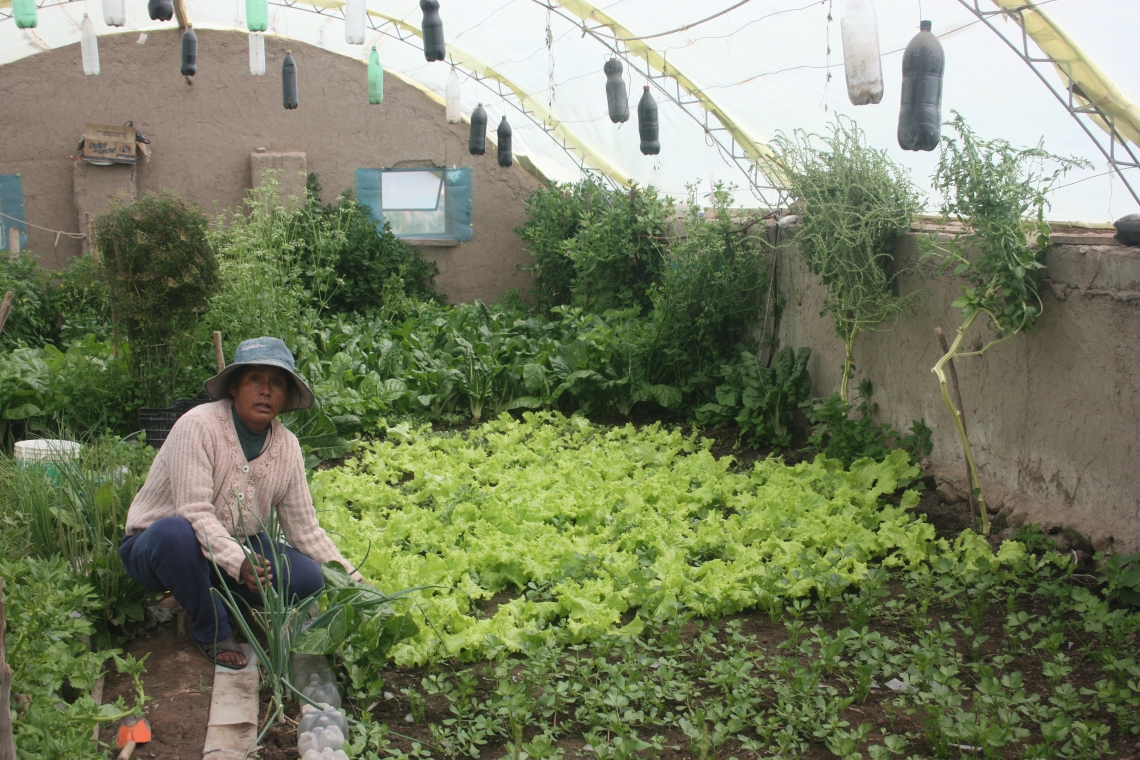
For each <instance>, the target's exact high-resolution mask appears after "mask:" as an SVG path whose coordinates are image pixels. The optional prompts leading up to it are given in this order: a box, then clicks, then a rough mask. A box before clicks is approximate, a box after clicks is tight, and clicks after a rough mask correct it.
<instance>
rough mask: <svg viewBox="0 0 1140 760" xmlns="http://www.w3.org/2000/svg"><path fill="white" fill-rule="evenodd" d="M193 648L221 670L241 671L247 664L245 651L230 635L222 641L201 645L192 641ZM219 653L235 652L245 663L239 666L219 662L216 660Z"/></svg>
mask: <svg viewBox="0 0 1140 760" xmlns="http://www.w3.org/2000/svg"><path fill="white" fill-rule="evenodd" d="M191 641H193V639H191ZM194 646H196V647H198V651H199V652H201V653H202V654H203V655H204V656H205V658H206V659H207V660H209V661H210V662H212V663H214V664H215V665H217V666H218V667H221V668H229V669H230V670H243V669H245V666H246V665H248V664H249V658H248V657H246V654H245V651H244V650H243V649H242V648H241V645H240V644H238V643H237V639H235V638H234V637H233V634H230V635H229V636H228V637H226V638H224V639H222V640H221V641H217V642H213V643H209V644H203V643H202V642H200V641H194ZM219 652H237V653H238V654H240V655H241V656H242V659H243V660H245V662H243V663H242V664H241V665H231V664H230V663H228V662H221V661H220V660H218V653H219Z"/></svg>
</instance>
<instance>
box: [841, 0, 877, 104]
mask: <svg viewBox="0 0 1140 760" xmlns="http://www.w3.org/2000/svg"><path fill="white" fill-rule="evenodd" d="M839 26H840V28H841V29H842V30H843V70H844V72H845V73H846V74H847V97H849V98H850V99H851V104H852V105H856V106H865V105H867V104H869V103H878V102H879V101H881V100H882V99H883V67H882V64H881V62H880V57H879V22H878V19H877V18H876V16H875V5H874V3H873V2H872V1H871V0H845V2H844V3H843V16H842V18H840V20H839Z"/></svg>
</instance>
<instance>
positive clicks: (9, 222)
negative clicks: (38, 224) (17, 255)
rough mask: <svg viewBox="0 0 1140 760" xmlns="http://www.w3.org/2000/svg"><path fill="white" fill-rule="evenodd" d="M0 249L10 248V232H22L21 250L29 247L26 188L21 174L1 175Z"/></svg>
mask: <svg viewBox="0 0 1140 760" xmlns="http://www.w3.org/2000/svg"><path fill="white" fill-rule="evenodd" d="M0 214H3V216H0V235H2V237H0V248H3V249H7V248H8V230H9V229H11V228H12V227H15V228H16V229H18V230H19V231H20V250H21V251H22V250H25V249H27V247H28V225H27V223H26V221H25V220H26V217H25V216H24V186H23V184H22V183H21V181H20V175H19V174H0Z"/></svg>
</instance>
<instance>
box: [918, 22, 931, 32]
mask: <svg viewBox="0 0 1140 760" xmlns="http://www.w3.org/2000/svg"><path fill="white" fill-rule="evenodd" d="M919 28H920V29H921V30H922V31H924V32H929V31H930V22H929V21H923V22H921V23H920V24H919Z"/></svg>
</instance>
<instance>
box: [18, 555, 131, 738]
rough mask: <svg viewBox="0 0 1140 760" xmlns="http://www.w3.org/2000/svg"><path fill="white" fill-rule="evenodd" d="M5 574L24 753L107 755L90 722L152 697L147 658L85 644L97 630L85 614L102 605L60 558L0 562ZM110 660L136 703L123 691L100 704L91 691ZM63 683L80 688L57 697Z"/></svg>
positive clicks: (115, 716)
mask: <svg viewBox="0 0 1140 760" xmlns="http://www.w3.org/2000/svg"><path fill="white" fill-rule="evenodd" d="M0 578H3V580H4V597H5V599H4V601H5V607H6V609H5V612H6V618H7V627H8V635H7V637H6V647H7V652H6V655H7V660H8V663H9V664H10V665H11V666H12V670H13V673H12V691H13V693H19V694H23V695H25V699H24V702H23V703H22V705H20V708H19V709H18V710H15V711H14V713H15V722H14V726H13V729H14V733H15V738H16V746H17V748H18V753H19V757H20V758H21V759H23V758H27V759H28V760H54V758H62V757H66V758H79V759H81V760H95V759H96V758H99V759H102V758H105V757H106V753H105V752H104V751H103V750H102V749H101V748H100V747H99V746H98V745H97V744H96V743H95V742H94V741H92V739H91V727H92V726H93V725H94V724H97V723H111V722H114V721H119V720H122V719H123V718H126V717H128V716H130V715H141V714H142V709H143V706H144V704H145V703H146V701H147V699H146V695H145V694H144V693H143V690H142V684H141V681H140V675H141V671H142V662H140V661H137V660H135V659H134V658H133V657H131V656H130V655H126V656H124V657H121V658H120V657H119V656H118V654H119V652H118V650H113V649H105V650H102V651H92V650H90V649H89V648H88V646H87V643H86V642H85V641H84V637H89V636H91V635H92V634H93V633H94V632H95V631H94V628H93V626H92V625H91V623H90V622H89V620H88V619H87V615H88V614H89V613H96V614H98V611H99V608H100V606H101V605H100V603H99V602H98V601H97V600H96V599H95V597H94V596H93V595H92V593H91V587H90V586H88V585H86V584H84V583H83V582H82V581H80V580H79V579H77V578H76V577H75V576H73V575H72V574H71V572H70V571H69V569H68V567H67V563H66V562H65V560H63V559H62V558H60V557H54V558H50V559H42V560H40V559H31V558H29V559H22V560H19V561H16V562H8V561H2V560H0ZM112 658H113V659H114V660H115V663H116V666H117V667H118V669H119V671H120V672H125V673H127V674H128V675H129V676H130V678H131V679H132V680H133V682H134V684H135V687H136V688H135V703H134V705H133V706H131V707H128V705H127V704H126V702H125V700H124V699H123V698H122V697H120V698H119V699H117V700H116V701H115V702H113V703H107V704H103V705H97V704H95V701H94V700H93V699H92V698H91V697H90V695H89V692H90V690H91V687H92V686H94V685H95V681H96V680H97V679H98V678H99V676H100V674H101V673H102V671H103V666H104V663H105V662H106V661H107V660H109V659H112ZM144 660H145V658H144ZM65 687H66V688H68V689H71V690H72V691H73V692H75V693H76V697H75V698H74V699H73V700H71V701H70V703H69V702H67V701H64V700H63V699H62V698H61V696H60V695H61V694H62V693H64V691H65Z"/></svg>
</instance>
